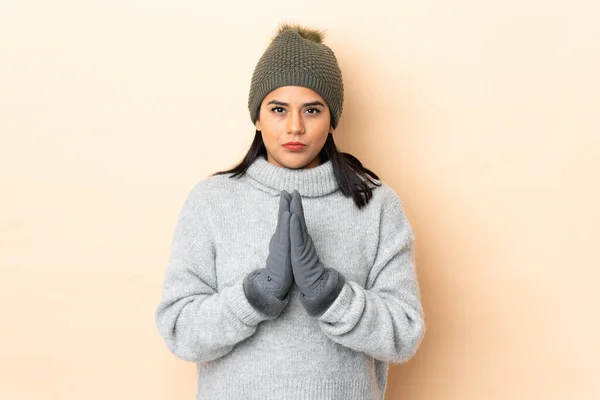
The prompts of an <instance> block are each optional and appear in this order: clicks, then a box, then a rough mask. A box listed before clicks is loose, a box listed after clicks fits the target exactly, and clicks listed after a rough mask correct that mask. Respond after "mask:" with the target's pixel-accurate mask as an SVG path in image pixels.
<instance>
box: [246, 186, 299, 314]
mask: <svg viewBox="0 0 600 400" xmlns="http://www.w3.org/2000/svg"><path fill="white" fill-rule="evenodd" d="M280 196H281V197H280V200H279V213H278V217H277V227H276V228H275V233H274V234H273V236H272V237H271V241H270V242H269V255H268V256H267V260H266V266H265V268H260V269H256V270H254V271H252V272H250V273H249V274H248V275H247V276H246V277H245V278H244V293H245V294H246V298H247V299H248V301H249V302H250V304H252V306H253V307H254V308H256V309H257V310H259V311H261V312H263V313H264V314H266V315H268V316H270V317H276V316H277V315H279V313H280V312H281V311H282V310H283V308H284V307H285V305H286V304H287V300H286V297H287V295H288V293H289V291H290V289H291V287H292V285H293V284H294V275H293V272H292V262H291V255H290V215H291V214H290V200H291V195H290V194H289V193H288V192H286V191H285V190H284V191H282V192H281V195H280ZM284 300H285V301H284Z"/></svg>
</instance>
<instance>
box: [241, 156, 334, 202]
mask: <svg viewBox="0 0 600 400" xmlns="http://www.w3.org/2000/svg"><path fill="white" fill-rule="evenodd" d="M246 174H247V175H248V178H249V179H250V182H251V183H252V184H253V185H254V186H256V187H258V188H259V189H262V190H264V191H267V192H269V193H271V194H274V195H277V194H279V192H281V191H282V190H286V191H287V192H289V193H292V192H293V191H294V190H297V191H298V192H299V193H300V195H301V196H304V197H319V196H325V195H328V194H330V193H333V192H335V191H336V190H337V189H338V187H339V186H338V184H337V181H336V180H335V175H334V173H333V164H332V163H331V160H327V161H326V162H324V163H322V164H320V165H318V166H316V167H314V168H304V169H291V168H284V167H278V166H277V165H275V164H272V163H270V162H268V161H267V160H266V158H264V156H262V155H261V156H258V157H257V158H256V160H255V161H254V162H253V163H252V164H251V165H250V166H249V167H248V169H247V170H246Z"/></svg>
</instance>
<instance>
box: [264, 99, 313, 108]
mask: <svg viewBox="0 0 600 400" xmlns="http://www.w3.org/2000/svg"><path fill="white" fill-rule="evenodd" d="M269 104H275V105H278V106H286V107H287V106H289V104H288V103H284V102H283V101H278V100H271V101H270V102H268V103H267V105H269ZM308 106H323V107H325V104H323V103H321V102H320V101H311V102H310V103H304V104H302V107H308Z"/></svg>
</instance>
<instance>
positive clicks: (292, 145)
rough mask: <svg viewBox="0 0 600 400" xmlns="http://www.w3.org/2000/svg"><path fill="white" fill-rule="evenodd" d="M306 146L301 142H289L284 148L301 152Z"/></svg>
mask: <svg viewBox="0 0 600 400" xmlns="http://www.w3.org/2000/svg"><path fill="white" fill-rule="evenodd" d="M304 146H305V145H304V144H303V143H300V142H288V143H286V144H284V145H283V147H284V148H285V149H287V150H290V151H299V150H302V149H303V148H304Z"/></svg>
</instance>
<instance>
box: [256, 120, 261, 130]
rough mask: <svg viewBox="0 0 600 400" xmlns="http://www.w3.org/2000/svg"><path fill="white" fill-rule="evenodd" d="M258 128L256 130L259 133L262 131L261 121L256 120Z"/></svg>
mask: <svg viewBox="0 0 600 400" xmlns="http://www.w3.org/2000/svg"><path fill="white" fill-rule="evenodd" d="M254 125H255V126H256V130H257V131H261V130H262V129H260V120H258V119H257V120H256V123H255V124H254Z"/></svg>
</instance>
